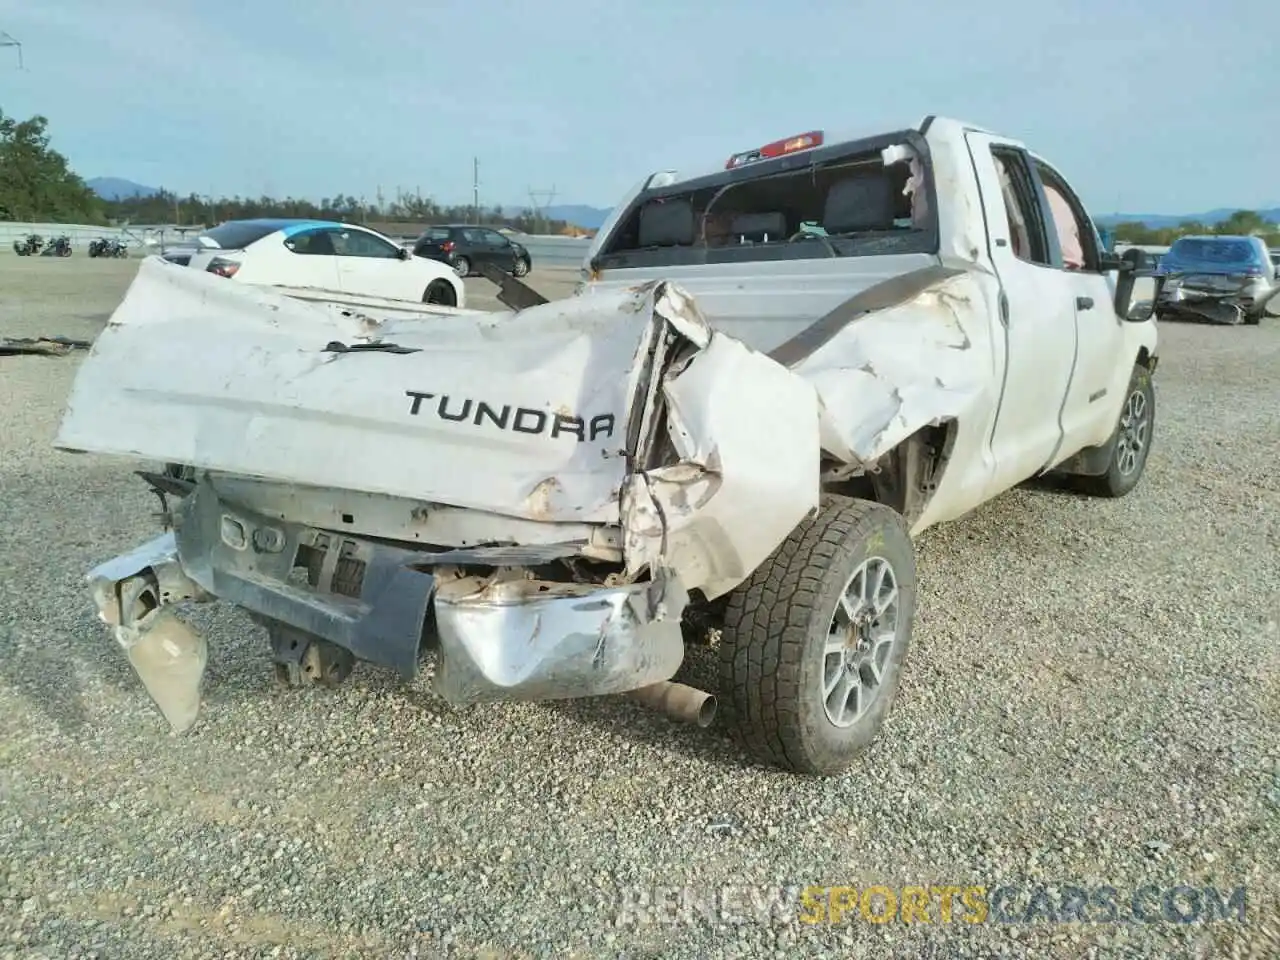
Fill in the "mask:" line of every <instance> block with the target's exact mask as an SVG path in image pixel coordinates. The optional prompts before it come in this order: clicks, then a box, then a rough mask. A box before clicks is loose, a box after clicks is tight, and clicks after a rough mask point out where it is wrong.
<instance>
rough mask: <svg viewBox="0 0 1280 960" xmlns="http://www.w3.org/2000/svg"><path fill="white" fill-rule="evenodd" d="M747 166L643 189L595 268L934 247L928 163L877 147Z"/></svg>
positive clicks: (928, 250)
mask: <svg viewBox="0 0 1280 960" xmlns="http://www.w3.org/2000/svg"><path fill="white" fill-rule="evenodd" d="M751 173H752V171H751V168H750V167H748V168H744V169H742V170H737V171H733V173H732V174H726V175H713V176H712V177H708V178H703V179H702V180H697V181H693V182H691V183H690V184H688V185H687V186H686V187H685V188H684V189H683V190H682V189H681V187H680V186H679V185H675V186H671V187H664V188H661V189H659V190H654V191H650V192H648V193H646V194H642V195H641V196H640V197H639V198H638V200H637V201H636V203H635V204H634V205H633V207H632V208H631V210H629V211H628V212H627V214H626V215H625V216H624V217H623V218H622V219H621V220H620V221H619V224H618V227H617V228H616V229H615V230H614V232H613V234H612V235H611V236H610V237H609V238H608V240H607V241H606V242H605V244H604V245H603V246H602V247H601V252H600V254H599V255H598V256H597V257H596V259H595V263H596V266H597V267H599V268H602V269H603V268H609V267H615V268H616V267H622V268H625V267H662V266H676V265H682V264H702V263H743V262H753V261H762V260H799V259H812V258H817V257H846V256H878V255H885V254H898V253H932V252H934V251H935V250H936V247H937V239H936V238H937V233H936V229H935V225H934V224H935V222H934V220H933V219H932V218H931V216H930V211H929V209H928V203H927V197H928V193H927V183H928V180H927V177H928V174H929V171H928V167H927V165H925V164H923V163H921V161H920V160H918V159H913V160H912V161H911V162H910V163H907V162H900V163H894V164H892V165H889V166H886V165H885V163H884V162H883V160H882V159H881V155H880V151H879V150H877V151H876V152H874V153H870V154H868V155H855V156H852V157H850V156H844V157H840V158H837V159H834V160H830V161H827V162H825V163H815V164H812V165H807V166H803V167H800V168H799V169H793V170H786V171H784V172H781V173H777V172H773V173H770V172H765V171H762V172H761V173H759V174H757V175H756V176H752V175H751Z"/></svg>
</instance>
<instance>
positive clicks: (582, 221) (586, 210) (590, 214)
mask: <svg viewBox="0 0 1280 960" xmlns="http://www.w3.org/2000/svg"><path fill="white" fill-rule="evenodd" d="M612 212H613V208H612V207H604V208H602V207H588V206H586V205H584V204H581V203H564V204H560V205H559V206H552V207H547V208H546V209H545V210H543V211H542V215H543V216H544V217H546V218H547V219H548V220H563V221H564V222H565V223H571V224H573V225H574V226H575V227H581V228H582V229H583V230H599V229H600V228H601V227H602V226H604V221H605V218H606V217H608V216H609V214H611V213H612Z"/></svg>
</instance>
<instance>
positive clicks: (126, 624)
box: [88, 484, 688, 730]
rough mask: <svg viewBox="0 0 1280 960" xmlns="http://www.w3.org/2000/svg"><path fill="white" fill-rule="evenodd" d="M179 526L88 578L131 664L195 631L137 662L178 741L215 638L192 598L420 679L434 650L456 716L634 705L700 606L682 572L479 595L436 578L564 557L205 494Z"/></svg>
mask: <svg viewBox="0 0 1280 960" xmlns="http://www.w3.org/2000/svg"><path fill="white" fill-rule="evenodd" d="M177 521H178V522H177V524H176V531H175V532H171V533H167V534H164V535H163V536H161V537H157V538H156V539H154V540H152V541H150V542H149V543H147V544H144V545H142V546H141V547H139V548H137V549H136V550H133V551H131V552H129V553H127V554H124V555H122V556H120V557H117V558H115V559H113V560H110V561H108V562H106V563H104V564H102V565H100V566H98V567H96V568H95V569H94V570H93V571H91V572H90V574H89V577H88V579H89V581H90V585H91V592H92V594H93V598H94V602H95V604H96V605H97V607H98V611H99V615H100V616H101V618H102V619H103V621H104V622H106V623H108V624H109V625H111V626H112V627H113V629H114V630H115V635H116V639H117V641H118V642H119V643H120V644H121V646H122V647H123V648H124V649H125V650H126V652H128V651H130V650H133V649H135V648H137V649H139V650H146V649H148V647H147V646H145V645H144V646H143V647H138V644H139V643H140V641H142V640H143V639H146V638H148V637H150V636H151V634H152V633H154V632H155V630H154V628H153V626H152V624H153V622H154V621H155V620H156V618H159V617H160V616H161V614H163V618H162V619H161V620H160V621H159V622H161V623H162V624H166V625H168V626H166V629H169V630H173V629H177V628H176V627H174V624H175V623H176V624H181V628H182V629H183V630H185V631H186V633H188V634H190V637H186V638H184V639H183V642H181V643H178V644H176V645H175V644H174V643H173V642H172V639H173V638H172V637H168V638H166V637H156V638H154V639H151V640H149V641H148V643H150V645H151V646H152V647H157V646H158V648H160V649H164V650H168V649H170V648H173V649H174V653H173V655H172V657H171V659H173V661H174V662H173V663H169V664H166V665H162V666H160V667H156V666H155V665H153V664H149V663H146V662H142V661H141V659H140V658H137V657H135V656H134V655H133V654H131V655H130V659H131V662H133V663H134V667H135V669H136V670H137V671H138V673H139V675H140V676H141V678H142V680H143V683H144V685H146V687H147V690H148V692H149V693H150V694H151V695H152V698H153V699H155V700H156V702H157V705H158V706H159V707H160V709H161V711H162V712H163V713H164V714H165V716H166V718H168V719H169V721H170V723H171V724H172V725H173V726H174V729H175V730H182V729H186V728H187V727H189V726H190V725H191V724H192V723H193V722H194V720H195V713H194V707H193V706H192V701H193V698H194V702H195V704H197V705H198V693H197V689H198V685H199V681H200V674H201V673H202V672H203V667H204V652H203V651H204V640H203V638H199V637H198V635H196V634H195V632H194V631H193V630H191V628H190V627H189V626H187V625H186V624H182V622H181V621H178V620H177V618H176V617H174V616H173V613H172V611H169V610H167V609H165V608H167V607H168V605H169V604H172V603H175V602H177V601H179V600H185V599H197V600H212V599H215V598H216V599H221V600H226V601H228V602H230V603H233V604H235V605H237V606H240V607H243V608H244V609H245V610H247V611H249V612H250V614H251V615H253V616H254V617H255V619H257V620H259V621H262V622H273V621H274V622H277V623H281V624H285V625H287V626H289V627H292V628H294V629H295V630H297V631H301V633H303V634H305V635H306V636H307V637H309V638H313V639H314V638H319V639H323V640H327V641H329V642H330V643H333V644H336V645H337V646H339V647H342V648H344V649H346V650H348V651H350V652H351V653H352V655H354V656H355V657H356V659H359V660H366V661H369V662H371V663H375V664H379V665H382V666H386V667H390V668H393V669H395V670H397V671H399V672H400V674H401V675H402V676H404V677H405V678H411V677H413V676H414V675H415V674H416V672H417V669H418V663H419V659H420V656H421V653H422V651H423V650H424V649H425V648H428V647H436V648H437V649H438V657H437V663H436V671H435V675H434V677H433V684H432V685H433V689H434V690H435V691H436V692H437V693H438V694H439V695H440V696H442V697H443V698H444V699H446V700H448V701H449V702H451V703H454V704H457V705H463V704H471V703H477V702H481V701H494V700H555V699H568V698H574V697H586V696H597V695H603V694H615V693H624V692H627V691H631V690H635V689H638V688H641V687H645V686H648V685H650V684H653V683H657V682H660V681H663V680H667V679H669V678H670V677H671V676H673V675H674V674H675V672H676V670H677V669H678V668H679V666H680V663H681V661H682V660H683V657H684V642H683V638H682V634H681V630H680V619H681V614H682V613H683V611H684V607H685V606H686V604H687V603H688V595H687V593H686V592H685V591H684V589H683V588H682V587H681V586H680V584H679V582H678V581H677V580H676V579H675V578H674V577H673V576H668V575H659V576H657V577H655V578H654V579H653V580H651V581H649V582H646V583H638V584H627V585H622V586H614V587H594V586H587V585H582V584H568V583H560V582H549V581H531V580H528V579H508V580H504V581H495V582H488V581H477V586H476V587H475V588H474V589H470V590H464V589H460V587H459V584H460V583H461V581H458V580H456V579H453V578H450V579H448V580H446V581H444V585H443V589H441V583H440V582H438V581H437V577H436V576H435V575H434V574H433V573H432V572H431V571H432V570H433V569H435V568H438V567H442V566H455V565H456V566H463V565H486V566H494V567H498V566H508V565H509V566H524V565H528V566H535V565H537V564H539V563H545V562H549V561H550V560H552V559H555V556H557V555H564V553H565V551H564V548H563V547H562V546H560V547H550V548H538V547H533V548H492V549H490V550H486V549H485V548H478V549H474V550H469V549H461V550H452V551H448V552H447V553H435V554H432V553H425V552H423V551H420V550H406V549H402V548H399V547H395V546H391V545H388V544H386V543H384V542H380V541H369V540H364V539H362V538H360V537H356V536H351V535H348V534H345V533H338V532H334V531H330V530H318V529H315V528H309V527H304V526H300V525H296V524H289V523H286V522H282V521H280V520H277V519H273V518H269V517H265V516H261V515H258V514H255V513H253V512H251V511H248V510H245V509H243V508H241V507H239V506H237V505H234V504H229V503H225V502H222V501H221V500H220V499H219V498H218V496H217V494H216V492H215V491H214V490H213V488H212V487H210V486H207V485H205V484H201V485H200V486H198V487H197V488H196V489H195V491H193V492H192V493H191V494H189V495H188V496H186V497H185V498H183V501H182V505H181V511H180V514H179V516H178V517H177ZM557 551H558V553H557ZM499 558H501V561H502V562H498V561H499ZM139 597H142V598H143V599H142V600H139ZM432 613H433V614H434V616H429V614H432ZM166 639H167V640H168V641H169V642H168V644H166ZM182 651H186V653H185V654H184V655H181V656H180V653H181V652H182ZM302 653H303V651H302V650H299V651H297V652H296V654H295V657H301V656H302ZM277 656H278V657H279V653H278V654H277ZM152 659H154V657H153V658H152ZM197 666H198V667H199V669H198V670H197V669H196V667H197ZM193 673H194V678H193V677H192V674H193ZM162 674H163V676H162ZM179 675H181V677H182V678H185V679H180V678H179ZM166 677H169V679H168V680H166V679H165V678H166ZM175 687H177V688H181V689H179V690H177V691H176V692H175V691H174V689H173V688H175ZM165 698H167V699H168V700H169V701H172V702H175V703H176V706H166V703H165V702H162V701H163V700H164V699H165Z"/></svg>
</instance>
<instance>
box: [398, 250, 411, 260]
mask: <svg viewBox="0 0 1280 960" xmlns="http://www.w3.org/2000/svg"><path fill="white" fill-rule="evenodd" d="M396 256H398V257H399V258H400V259H401V260H412V259H413V251H412V250H410V249H409V248H408V247H401V248H400V252H399V253H398V254H396Z"/></svg>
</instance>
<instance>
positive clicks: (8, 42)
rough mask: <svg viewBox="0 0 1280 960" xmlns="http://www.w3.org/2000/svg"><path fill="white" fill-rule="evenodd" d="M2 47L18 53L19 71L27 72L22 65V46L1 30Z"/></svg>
mask: <svg viewBox="0 0 1280 960" xmlns="http://www.w3.org/2000/svg"><path fill="white" fill-rule="evenodd" d="M0 47H13V48H15V49H16V50H17V51H18V69H19V70H26V69H27V68H26V67H25V66H23V64H22V44H21V43H20V42H19V41H18V40H15V39H14V38H13V37H12V36H10V35H9V34H7V33H5V32H4V31H3V30H0Z"/></svg>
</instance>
